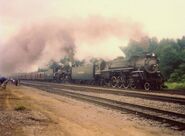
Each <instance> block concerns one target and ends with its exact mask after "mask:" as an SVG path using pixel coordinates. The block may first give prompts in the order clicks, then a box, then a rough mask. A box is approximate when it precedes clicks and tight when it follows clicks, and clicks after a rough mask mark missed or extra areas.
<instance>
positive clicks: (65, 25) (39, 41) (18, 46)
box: [0, 16, 145, 73]
mask: <svg viewBox="0 0 185 136" xmlns="http://www.w3.org/2000/svg"><path fill="white" fill-rule="evenodd" d="M144 35H145V34H144V33H143V32H142V29H141V27H140V25H138V24H137V23H134V22H132V21H122V20H119V19H116V18H103V17H99V16H98V17H97V16H93V17H89V18H86V19H80V18H76V19H73V20H69V19H68V20H67V19H62V20H60V21H55V22H54V21H53V22H45V23H40V24H38V25H34V26H31V27H27V28H22V30H21V31H19V32H18V33H17V34H16V35H15V36H14V37H12V38H11V39H10V40H9V41H7V42H6V44H5V45H4V46H3V47H1V48H0V54H1V57H0V72H1V73H13V72H23V71H31V70H33V69H36V67H38V66H41V65H44V64H46V63H47V62H49V60H51V59H53V60H57V59H60V58H61V57H63V56H65V55H68V56H70V58H71V59H74V55H75V49H76V47H77V45H76V43H77V42H76V41H78V43H80V41H86V42H89V43H91V42H95V43H96V42H100V41H103V40H106V39H108V38H110V37H116V38H119V39H130V38H132V39H136V40H137V39H140V38H141V37H143V36H144ZM78 48H80V45H78ZM76 55H78V53H77V54H76ZM76 55H75V56H76Z"/></svg>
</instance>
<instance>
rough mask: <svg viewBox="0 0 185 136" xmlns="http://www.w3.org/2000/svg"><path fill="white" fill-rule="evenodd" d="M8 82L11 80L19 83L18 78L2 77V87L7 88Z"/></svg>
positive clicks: (0, 84)
mask: <svg viewBox="0 0 185 136" xmlns="http://www.w3.org/2000/svg"><path fill="white" fill-rule="evenodd" d="M8 82H11V83H13V84H15V85H16V86H18V85H19V80H18V79H8V78H6V77H0V87H1V88H3V89H5V88H6V85H7V83H8Z"/></svg>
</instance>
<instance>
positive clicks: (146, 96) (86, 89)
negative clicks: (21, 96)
mask: <svg viewBox="0 0 185 136" xmlns="http://www.w3.org/2000/svg"><path fill="white" fill-rule="evenodd" d="M23 83H27V84H28V83H31V84H32V83H38V84H41V85H46V82H35V81H34V82H23ZM47 85H48V86H50V85H55V87H63V88H67V89H72V90H77V91H84V92H94V93H105V94H114V95H119V96H128V97H135V98H143V99H147V100H154V101H162V102H168V103H177V104H181V105H185V98H181V97H174V96H164V95H157V94H150V93H149V92H147V93H143V92H133V91H126V90H124V91H123V90H117V89H110V88H98V87H89V86H77V85H64V84H56V83H47Z"/></svg>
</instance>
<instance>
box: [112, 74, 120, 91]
mask: <svg viewBox="0 0 185 136" xmlns="http://www.w3.org/2000/svg"><path fill="white" fill-rule="evenodd" d="M118 84H119V79H118V78H117V77H116V76H113V77H112V78H111V86H112V87H113V88H115V87H117V86H118Z"/></svg>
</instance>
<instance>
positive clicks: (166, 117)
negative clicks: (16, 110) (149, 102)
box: [24, 83, 185, 131]
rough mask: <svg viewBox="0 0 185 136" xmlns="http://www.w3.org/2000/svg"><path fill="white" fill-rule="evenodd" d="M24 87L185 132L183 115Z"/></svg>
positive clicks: (69, 92) (59, 90)
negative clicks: (135, 116) (149, 120)
mask: <svg viewBox="0 0 185 136" xmlns="http://www.w3.org/2000/svg"><path fill="white" fill-rule="evenodd" d="M24 85H26V86H31V87H35V88H38V89H41V90H45V91H47V92H50V93H55V94H59V95H64V96H67V97H71V98H75V99H78V100H83V101H87V102H90V103H94V104H97V105H100V106H103V107H108V108H110V109H114V110H119V111H123V112H127V113H131V114H134V115H137V116H140V117H143V118H146V119H151V120H155V121H158V122H160V123H162V124H166V125H167V126H168V127H171V128H173V129H176V130H179V131H184V130H185V114H181V113H176V112H170V111H164V110H160V109H155V108H150V107H146V106H141V105H136V104H130V103H125V102H120V101H116V100H111V99H107V98H101V97H96V96H90V95H85V94H81V93H76V92H74V91H73V90H70V89H62V88H56V87H55V86H51V85H50V86H44V85H40V84H33V83H32V84H31V83H27V84H26V83H24Z"/></svg>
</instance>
